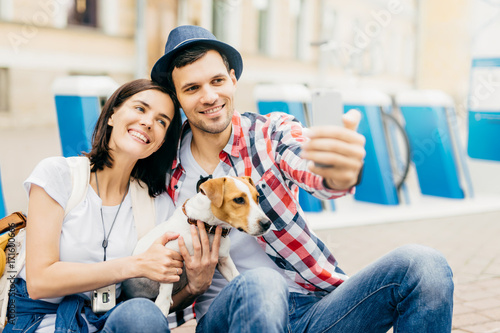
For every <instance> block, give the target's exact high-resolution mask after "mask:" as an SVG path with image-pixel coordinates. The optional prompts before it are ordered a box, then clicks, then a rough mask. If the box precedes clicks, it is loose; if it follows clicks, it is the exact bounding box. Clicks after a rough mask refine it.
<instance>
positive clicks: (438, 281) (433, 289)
mask: <svg viewBox="0 0 500 333" xmlns="http://www.w3.org/2000/svg"><path fill="white" fill-rule="evenodd" d="M395 255H396V260H400V261H402V262H404V263H405V264H406V265H407V269H408V270H409V272H410V274H412V275H414V276H415V277H416V278H417V279H419V283H420V284H424V286H425V289H426V290H428V291H429V292H430V293H434V295H438V294H443V297H448V296H449V295H451V294H452V293H453V272H452V270H451V268H450V266H449V264H448V262H447V260H446V258H445V257H444V256H443V254H442V253H441V252H439V251H437V250H435V249H433V248H430V247H427V246H422V245H413V244H412V245H405V246H402V247H400V248H398V249H396V250H395Z"/></svg>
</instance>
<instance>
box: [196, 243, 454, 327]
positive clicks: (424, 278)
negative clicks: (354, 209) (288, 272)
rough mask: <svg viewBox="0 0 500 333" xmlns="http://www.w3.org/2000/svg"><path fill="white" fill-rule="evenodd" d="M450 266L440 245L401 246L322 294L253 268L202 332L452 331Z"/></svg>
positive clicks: (213, 309)
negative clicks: (297, 289) (298, 289)
mask: <svg viewBox="0 0 500 333" xmlns="http://www.w3.org/2000/svg"><path fill="white" fill-rule="evenodd" d="M452 313H453V281H452V272H451V269H450V267H449V266H448V264H447V262H446V260H445V259H444V257H443V256H442V255H441V254H440V253H439V252H437V251H435V250H433V249H431V248H428V247H424V246H419V245H407V246H403V247H401V248H398V249H396V250H394V251H392V252H390V253H389V254H387V255H385V256H384V257H382V258H380V259H379V260H377V261H376V262H374V263H373V264H371V265H369V266H368V267H366V268H364V269H363V270H361V271H360V272H358V273H357V274H355V275H354V276H352V277H351V278H350V279H348V280H347V281H345V282H344V283H343V284H341V285H340V286H339V287H338V288H337V289H335V290H334V291H333V292H331V293H329V294H327V295H326V296H324V297H317V296H314V295H303V294H298V293H290V295H289V294H288V288H287V285H286V282H285V281H284V279H283V277H282V276H281V275H280V274H278V273H277V272H275V271H273V270H270V269H255V270H250V271H247V272H245V273H243V274H241V275H240V276H238V277H237V278H235V279H234V280H233V281H232V282H231V283H229V284H228V285H227V286H226V287H225V288H224V289H223V290H222V291H221V293H220V294H219V295H218V296H217V297H216V298H215V299H214V301H213V302H212V304H211V305H210V308H209V310H208V312H207V313H206V314H205V316H203V317H202V318H201V319H200V320H199V323H198V326H197V328H196V331H197V332H206V333H210V332H287V331H288V332H314V333H317V332H342V333H344V332H354V333H355V332H387V330H389V328H390V327H394V332H435V333H438V332H451V319H452Z"/></svg>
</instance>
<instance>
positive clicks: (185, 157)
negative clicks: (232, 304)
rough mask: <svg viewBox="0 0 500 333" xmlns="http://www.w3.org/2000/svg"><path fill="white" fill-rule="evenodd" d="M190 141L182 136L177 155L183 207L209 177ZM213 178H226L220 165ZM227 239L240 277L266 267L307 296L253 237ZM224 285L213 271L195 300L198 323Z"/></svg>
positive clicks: (237, 233)
mask: <svg viewBox="0 0 500 333" xmlns="http://www.w3.org/2000/svg"><path fill="white" fill-rule="evenodd" d="M192 138H193V135H192V133H191V132H189V133H187V134H186V135H185V136H184V138H183V140H182V145H181V150H180V153H179V155H180V156H179V158H180V160H181V164H182V167H183V168H184V170H185V171H186V178H185V179H184V181H183V183H182V188H181V191H180V193H179V198H178V202H179V203H183V202H184V201H185V200H187V199H188V198H190V197H192V196H194V195H195V194H196V183H197V182H198V181H199V180H200V177H207V176H209V174H208V173H207V172H206V171H205V170H203V168H202V167H201V166H200V165H199V164H198V163H197V162H196V160H195V159H194V157H193V154H192V153H191V140H192ZM212 176H213V178H217V177H224V176H227V174H225V173H224V172H223V168H222V164H221V163H219V165H217V167H216V168H215V170H214V172H213V174H212ZM233 176H234V175H233ZM228 237H229V238H230V240H231V249H230V251H229V254H230V256H231V258H232V259H233V261H234V264H235V265H236V268H237V269H238V271H239V272H240V273H242V272H244V271H247V270H249V269H253V268H257V267H268V268H271V269H274V270H276V271H277V272H279V273H280V274H281V275H282V276H283V277H284V278H285V280H286V281H287V283H288V286H289V289H290V291H292V292H298V293H307V290H305V289H303V288H301V287H300V286H299V285H297V284H296V283H295V282H293V281H292V280H291V279H290V278H289V277H288V276H286V275H285V274H284V271H283V269H281V268H279V267H278V266H277V265H276V264H275V263H274V261H272V260H271V258H269V256H268V255H267V254H266V253H265V251H264V250H263V249H262V247H261V246H260V245H259V243H258V242H257V239H256V238H255V237H253V236H250V235H248V234H247V233H244V232H241V231H239V230H237V229H234V228H233V229H231V232H230V233H229V236H228ZM227 284H228V282H227V280H226V279H225V278H224V277H223V276H222V275H221V274H220V273H219V271H218V270H217V269H216V270H215V274H214V277H213V280H212V284H211V285H210V287H209V288H208V290H207V291H206V292H205V293H204V294H203V295H201V296H199V297H198V298H197V299H196V303H195V312H196V318H197V319H198V320H199V319H200V318H201V317H203V316H204V315H205V313H206V312H207V311H208V308H209V306H210V304H211V303H212V301H213V299H214V298H215V297H216V296H217V295H218V294H219V292H220V291H221V290H222V288H224V287H225V286H226V285H227Z"/></svg>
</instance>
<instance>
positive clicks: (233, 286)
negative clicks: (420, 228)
mask: <svg viewBox="0 0 500 333" xmlns="http://www.w3.org/2000/svg"><path fill="white" fill-rule="evenodd" d="M242 69H243V63H242V60H241V56H240V54H239V53H238V51H236V50H235V49H234V48H232V47H231V46H229V45H227V44H225V43H222V42H220V41H218V40H217V39H216V38H215V37H214V36H213V35H212V34H211V33H210V32H208V31H207V30H205V29H203V28H200V27H196V26H181V27H177V28H176V29H174V30H172V31H171V33H170V35H169V38H168V41H167V44H166V47H165V55H164V56H163V57H162V58H160V59H159V60H158V61H157V63H156V64H155V66H154V68H153V70H152V73H151V77H152V79H153V80H155V81H158V82H159V83H160V84H163V85H167V86H169V87H170V88H171V89H173V90H174V91H175V93H176V96H177V99H178V101H179V103H180V105H181V107H182V109H183V110H184V112H185V115H186V117H187V119H188V122H187V124H186V125H185V127H184V128H183V135H182V140H181V143H180V146H179V152H178V160H177V161H176V163H174V165H173V169H172V172H171V174H170V183H169V186H168V191H169V193H170V195H171V196H172V198H173V199H174V201H175V202H176V204H179V203H182V202H183V201H184V200H186V199H187V198H189V197H190V196H192V195H194V193H195V192H196V184H197V183H199V182H200V181H202V180H203V179H207V178H210V177H219V176H223V175H227V174H229V175H237V176H244V175H246V176H251V177H252V179H253V180H254V182H255V184H256V186H257V189H258V191H259V193H260V195H261V198H260V201H261V202H260V205H261V207H262V209H263V210H264V212H265V213H266V215H267V216H268V217H269V218H270V219H271V221H272V223H273V225H272V227H271V231H270V232H268V233H267V234H266V235H264V236H263V237H260V238H259V239H255V238H252V237H250V236H248V235H246V234H244V233H242V232H239V231H238V230H232V231H231V232H230V234H229V237H230V238H231V257H232V258H233V260H234V262H235V264H236V266H237V268H238V270H239V271H240V273H241V275H240V276H238V277H237V278H236V279H234V280H233V281H232V282H230V283H227V281H225V280H224V278H222V276H221V275H220V274H219V273H218V272H217V271H216V272H215V274H214V276H213V279H212V274H211V273H212V272H213V271H214V269H215V268H214V267H215V260H210V258H213V254H214V253H216V252H217V249H216V248H213V249H210V248H209V247H208V245H206V244H205V245H203V243H204V240H203V239H201V245H200V244H198V252H197V253H195V254H194V255H193V256H190V255H189V254H187V253H186V252H185V251H183V253H182V255H183V257H184V259H185V269H186V273H187V274H188V280H189V284H188V286H187V287H186V288H185V289H184V290H183V291H182V292H181V294H182V297H183V298H185V300H187V301H186V302H187V303H189V302H190V301H192V300H194V299H196V304H195V310H196V314H197V320H198V325H197V332H227V331H234V332H244V331H247V332H284V331H291V332H305V331H309V332H326V331H328V332H386V331H387V330H388V329H389V328H390V327H391V326H394V327H395V331H399V332H450V331H451V316H452V307H453V306H452V295H453V282H452V279H451V277H452V273H451V270H450V268H449V266H448V264H447V263H446V260H445V259H444V258H443V257H442V256H441V255H440V254H439V253H437V252H436V251H434V250H432V249H428V248H425V247H422V246H405V247H402V248H399V249H396V250H395V251H393V252H391V253H389V254H388V255H386V256H385V257H383V258H381V259H379V260H378V261H376V262H375V263H373V264H372V265H370V266H368V267H367V268H365V269H364V270H362V271H360V272H358V273H357V274H356V275H354V276H352V277H351V278H349V279H348V277H347V276H346V275H345V274H344V272H343V271H342V270H341V269H340V268H339V267H338V266H337V262H336V260H335V259H334V257H333V256H332V254H331V253H330V251H329V250H328V249H327V248H326V246H325V245H324V244H323V242H321V240H319V239H318V238H317V237H316V236H315V234H314V233H313V232H312V231H311V230H310V229H309V227H308V226H307V223H306V216H305V214H304V212H303V211H302V210H301V209H300V205H299V203H298V201H297V195H296V194H297V190H298V188H297V186H300V187H302V188H303V189H305V190H306V191H308V192H310V193H313V194H314V195H315V196H317V197H319V198H322V199H331V198H335V197H339V196H342V195H345V194H346V193H352V190H353V186H354V185H356V183H357V181H358V176H359V174H360V170H361V168H362V165H363V158H364V155H365V151H364V142H365V141H364V137H363V136H361V135H360V134H358V133H357V132H356V128H357V125H358V123H359V120H360V116H359V113H358V112H356V111H352V112H349V113H347V114H346V115H345V116H344V127H343V128H342V127H335V126H324V127H319V128H315V129H314V130H313V131H311V132H310V134H309V137H306V136H305V131H304V128H303V127H302V126H301V124H300V123H299V122H297V121H296V119H295V118H293V117H291V116H289V115H285V114H282V113H273V114H270V115H266V116H262V115H258V114H254V113H245V114H239V113H238V112H235V110H234V104H233V97H234V93H235V91H236V85H237V80H238V79H239V77H240V75H241V72H242ZM316 163H317V164H316ZM319 164H321V166H319ZM199 226H201V225H200V224H199ZM193 235H195V236H196V232H195V231H194V233H193ZM219 235H220V231H218V232H217V234H216V238H217V237H220V236H219ZM181 242H182V240H181ZM195 252H196V251H195ZM200 272H201V273H200ZM200 295H201V296H200Z"/></svg>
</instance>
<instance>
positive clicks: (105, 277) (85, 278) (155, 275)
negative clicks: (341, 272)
mask: <svg viewBox="0 0 500 333" xmlns="http://www.w3.org/2000/svg"><path fill="white" fill-rule="evenodd" d="M63 220H64V210H63V208H62V207H61V206H60V205H59V204H58V203H57V202H56V201H55V200H54V199H52V198H51V197H50V196H49V195H48V194H47V193H46V192H45V190H44V189H43V188H41V187H39V186H37V185H35V184H32V186H31V190H30V195H29V206H28V221H27V226H26V282H27V285H28V292H29V294H30V297H31V298H33V299H40V298H51V297H59V296H65V295H71V294H75V293H80V292H85V291H89V290H94V289H97V288H100V287H103V286H107V285H110V284H114V283H118V282H121V281H123V280H125V279H129V278H133V277H147V278H149V279H152V280H155V281H159V282H165V283H171V282H176V281H178V280H179V276H178V274H177V268H182V266H183V264H182V257H181V256H180V254H178V253H177V252H175V251H172V250H169V249H167V248H165V246H164V245H165V243H167V242H168V241H169V240H172V239H175V238H177V237H178V234H174V233H166V234H164V235H162V236H161V237H160V238H158V239H157V240H156V241H155V243H154V244H153V245H152V246H151V247H150V248H149V249H148V251H146V252H145V253H143V254H140V255H136V256H130V257H124V258H119V259H114V260H109V261H105V262H99V263H93V264H83V263H71V262H61V261H59V242H60V237H61V229H62V223H63Z"/></svg>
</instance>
